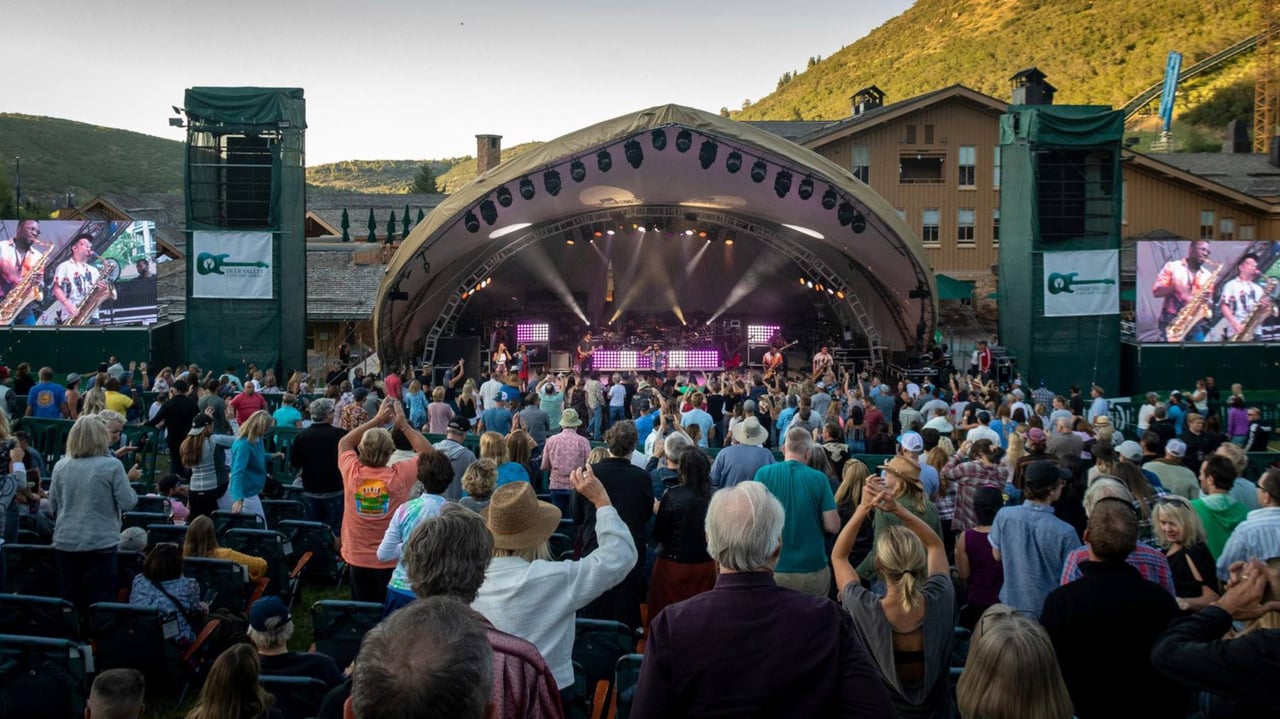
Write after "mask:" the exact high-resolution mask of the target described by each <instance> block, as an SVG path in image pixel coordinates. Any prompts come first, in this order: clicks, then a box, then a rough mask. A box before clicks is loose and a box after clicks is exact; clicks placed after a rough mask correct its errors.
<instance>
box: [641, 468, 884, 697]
mask: <svg viewBox="0 0 1280 719" xmlns="http://www.w3.org/2000/svg"><path fill="white" fill-rule="evenodd" d="M785 521H786V514H785V510H784V509H783V506H782V504H781V503H780V502H779V501H778V499H777V498H776V497H774V496H773V495H772V494H771V493H770V492H769V490H768V489H766V488H765V486H764V485H762V484H760V483H758V482H743V483H742V484H739V485H736V486H733V487H728V488H725V489H722V490H720V491H719V492H716V493H715V494H714V495H712V497H711V504H710V506H709V507H708V509H707V519H706V531H707V552H708V553H709V554H710V555H711V557H712V558H713V559H715V560H716V564H717V565H718V566H719V568H720V575H719V578H718V579H717V580H716V587H715V589H713V590H711V591H709V592H704V593H702V594H699V595H697V596H695V597H693V598H692V599H687V600H685V601H683V602H679V603H677V604H672V605H670V606H668V607H667V608H666V609H663V610H662V612H660V613H659V614H658V615H657V616H656V617H654V618H653V622H652V624H651V625H650V631H649V641H648V644H647V646H646V648H645V658H644V663H643V665H642V666H641V669H640V683H639V685H638V686H637V688H636V697H635V704H634V705H633V706H632V709H631V716H632V717H633V718H636V719H650V718H651V717H669V716H710V715H713V714H714V715H717V716H740V715H742V716H746V715H750V716H812V717H876V716H893V709H892V708H891V705H890V703H889V695H888V693H887V692H886V691H885V688H884V684H883V683H882V682H881V681H880V677H879V674H878V673H877V671H876V669H875V666H874V665H873V664H872V663H871V660H870V657H869V655H868V654H867V650H866V647H865V646H863V644H862V641H861V640H860V639H859V638H858V636H857V632H855V631H854V629H853V624H852V619H851V618H850V616H849V615H848V614H847V613H845V612H843V611H841V610H840V608H839V606H838V605H836V604H835V603H834V602H831V601H828V600H827V599H825V598H822V599H819V598H816V597H810V596H806V595H804V594H801V593H799V592H793V591H791V590H788V589H785V588H782V587H779V586H778V585H777V584H776V583H775V582H774V578H773V575H772V572H773V569H774V567H775V566H776V565H777V563H778V558H779V554H780V552H781V551H782V547H783V546H784V545H785V541H784V540H783V536H782V535H783V531H784V523H785Z"/></svg>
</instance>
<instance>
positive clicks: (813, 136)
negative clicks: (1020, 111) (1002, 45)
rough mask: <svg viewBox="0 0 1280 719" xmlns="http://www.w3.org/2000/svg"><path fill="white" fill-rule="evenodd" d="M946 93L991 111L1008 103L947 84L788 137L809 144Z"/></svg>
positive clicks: (961, 86)
mask: <svg viewBox="0 0 1280 719" xmlns="http://www.w3.org/2000/svg"><path fill="white" fill-rule="evenodd" d="M948 95H960V96H964V97H967V98H968V99H971V100H974V101H977V102H980V103H985V104H987V105H989V106H991V108H992V111H995V110H996V109H997V108H999V111H1000V112H1004V109H1005V108H1006V107H1008V104H1007V103H1005V102H1004V101H1003V100H999V99H996V98H994V97H991V96H989V95H984V94H982V93H980V92H978V91H977V90H972V89H969V88H967V87H965V86H964V85H948V86H947V87H943V88H940V89H937V90H934V91H932V92H926V93H924V94H923V95H916V96H915V97H909V98H907V99H905V100H899V101H898V102H892V103H889V104H888V105H882V106H880V107H877V108H874V109H871V110H867V111H866V112H864V113H862V114H861V115H850V116H849V117H846V118H845V119H843V120H840V121H838V122H829V123H826V124H825V125H823V126H821V127H817V128H814V129H813V130H810V131H809V132H808V133H806V134H804V135H802V136H800V137H798V138H790V139H794V140H795V141H796V142H797V143H799V144H801V145H805V146H811V143H813V142H814V141H815V140H818V139H821V138H822V137H825V136H827V135H830V134H832V133H836V132H842V131H845V130H849V129H851V128H856V127H858V126H859V125H864V124H867V123H870V122H872V121H873V120H876V119H878V118H880V117H882V116H884V115H888V114H890V113H896V112H900V111H903V110H909V109H910V108H912V107H917V106H920V107H923V106H925V105H928V104H930V103H932V102H933V101H935V100H939V99H942V98H943V97H945V96H948Z"/></svg>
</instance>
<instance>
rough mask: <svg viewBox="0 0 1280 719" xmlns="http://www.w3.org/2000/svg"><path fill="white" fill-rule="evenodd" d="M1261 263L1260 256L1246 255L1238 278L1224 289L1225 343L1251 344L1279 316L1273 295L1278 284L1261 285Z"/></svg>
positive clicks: (1220, 307) (1221, 300) (1221, 304)
mask: <svg viewBox="0 0 1280 719" xmlns="http://www.w3.org/2000/svg"><path fill="white" fill-rule="evenodd" d="M1260 261H1261V258H1259V257H1258V255H1257V254H1255V253H1252V252H1249V253H1246V254H1245V255H1244V256H1243V257H1241V258H1240V264H1239V265H1237V267H1236V276H1235V277H1234V278H1232V279H1231V280H1230V281H1229V282H1227V284H1225V285H1223V286H1222V296H1221V297H1220V298H1219V300H1218V311H1219V312H1221V313H1222V319H1223V320H1225V321H1226V323H1227V328H1226V330H1225V336H1224V337H1223V339H1226V340H1230V341H1234V342H1248V341H1251V340H1253V339H1255V338H1256V337H1258V336H1259V335H1261V333H1262V325H1263V323H1264V322H1266V321H1267V320H1268V319H1270V318H1272V317H1275V316H1276V309H1277V307H1276V305H1275V303H1274V302H1273V301H1272V299H1271V295H1270V292H1269V290H1271V291H1274V289H1275V287H1274V285H1275V280H1270V281H1269V282H1268V285H1260V284H1258V277H1259V276H1260V275H1261V274H1262V269H1261V268H1260V267H1259V266H1258V263H1259V262H1260Z"/></svg>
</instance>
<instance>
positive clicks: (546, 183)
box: [542, 170, 560, 197]
mask: <svg viewBox="0 0 1280 719" xmlns="http://www.w3.org/2000/svg"><path fill="white" fill-rule="evenodd" d="M542 187H543V189H545V190H546V191H547V194H548V195H551V196H552V197H555V196H556V195H558V194H560V173H559V172H557V171H555V170H547V171H546V172H544V173H542Z"/></svg>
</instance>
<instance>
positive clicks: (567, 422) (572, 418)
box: [560, 407, 582, 427]
mask: <svg viewBox="0 0 1280 719" xmlns="http://www.w3.org/2000/svg"><path fill="white" fill-rule="evenodd" d="M560 426H561V427H581V426H582V418H581V417H579V416H578V410H576V409H573V408H572V407H570V408H569V409H566V410H565V411H563V412H561V413H560Z"/></svg>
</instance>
